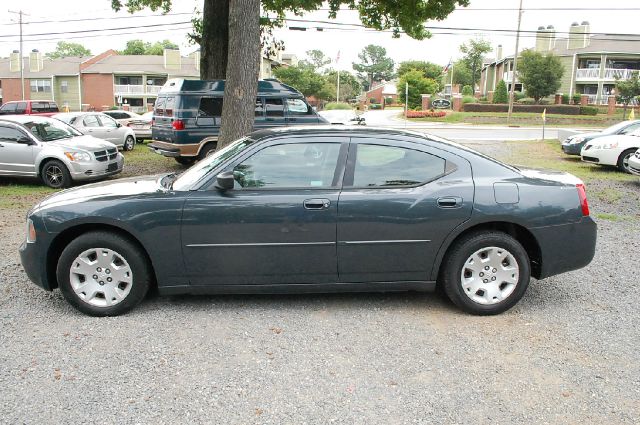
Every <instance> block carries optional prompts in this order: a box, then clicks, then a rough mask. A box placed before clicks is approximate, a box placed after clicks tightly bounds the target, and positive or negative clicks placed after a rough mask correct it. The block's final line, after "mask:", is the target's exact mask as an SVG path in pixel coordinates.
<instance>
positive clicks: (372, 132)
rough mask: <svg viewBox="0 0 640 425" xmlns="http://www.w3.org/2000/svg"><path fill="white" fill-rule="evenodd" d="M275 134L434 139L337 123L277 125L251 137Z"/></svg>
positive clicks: (259, 138)
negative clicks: (294, 125) (336, 124)
mask: <svg viewBox="0 0 640 425" xmlns="http://www.w3.org/2000/svg"><path fill="white" fill-rule="evenodd" d="M275 136H291V137H302V136H344V137H356V136H360V137H363V136H364V137H366V136H375V137H380V136H404V137H410V138H419V139H422V140H432V139H431V138H430V137H428V135H427V134H425V133H419V132H416V131H410V130H396V129H390V128H381V127H364V126H360V127H351V126H349V127H344V126H335V125H310V126H296V127H275V128H269V129H264V130H258V131H254V132H253V133H251V135H250V137H251V138H252V139H254V140H256V141H258V140H262V139H267V138H270V137H275Z"/></svg>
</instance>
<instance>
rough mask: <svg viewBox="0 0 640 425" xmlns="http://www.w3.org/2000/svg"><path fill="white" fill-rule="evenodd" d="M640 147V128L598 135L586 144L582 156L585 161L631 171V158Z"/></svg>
mask: <svg viewBox="0 0 640 425" xmlns="http://www.w3.org/2000/svg"><path fill="white" fill-rule="evenodd" d="M638 148H640V129H638V130H635V131H633V132H631V133H628V134H625V135H613V136H603V137H598V138H596V139H594V140H591V141H590V142H587V144H585V145H584V147H583V148H582V151H580V156H581V157H582V160H583V161H585V162H590V163H592V164H598V165H613V166H615V167H618V169H619V170H620V171H623V172H625V173H631V170H630V169H629V159H630V158H631V156H633V154H634V153H635V152H636V150H638Z"/></svg>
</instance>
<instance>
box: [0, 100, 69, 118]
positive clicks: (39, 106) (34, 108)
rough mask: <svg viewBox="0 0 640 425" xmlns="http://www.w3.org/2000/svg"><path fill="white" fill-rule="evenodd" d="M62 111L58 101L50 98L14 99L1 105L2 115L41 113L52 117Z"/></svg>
mask: <svg viewBox="0 0 640 425" xmlns="http://www.w3.org/2000/svg"><path fill="white" fill-rule="evenodd" d="M58 112H60V110H59V109H58V105H57V104H56V102H52V101H49V100H12V101H10V102H7V103H5V104H3V105H2V106H1V107H0V115H41V116H44V117H50V116H51V115H54V114H57V113H58Z"/></svg>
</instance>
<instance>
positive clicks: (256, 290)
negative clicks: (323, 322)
mask: <svg viewBox="0 0 640 425" xmlns="http://www.w3.org/2000/svg"><path fill="white" fill-rule="evenodd" d="M435 287H436V282H431V281H406V282H367V283H322V284H284V285H206V286H191V285H181V286H160V287H158V292H159V293H160V294H161V295H179V294H322V293H333V292H399V291H419V292H432V291H434V290H435Z"/></svg>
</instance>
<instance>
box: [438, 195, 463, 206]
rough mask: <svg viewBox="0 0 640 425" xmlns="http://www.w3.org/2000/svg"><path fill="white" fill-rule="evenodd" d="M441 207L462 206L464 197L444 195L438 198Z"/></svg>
mask: <svg viewBox="0 0 640 425" xmlns="http://www.w3.org/2000/svg"><path fill="white" fill-rule="evenodd" d="M437 202H438V206H439V207H440V208H460V207H461V206H462V198H461V197H459V196H443V197H442V198H438V200H437Z"/></svg>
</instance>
